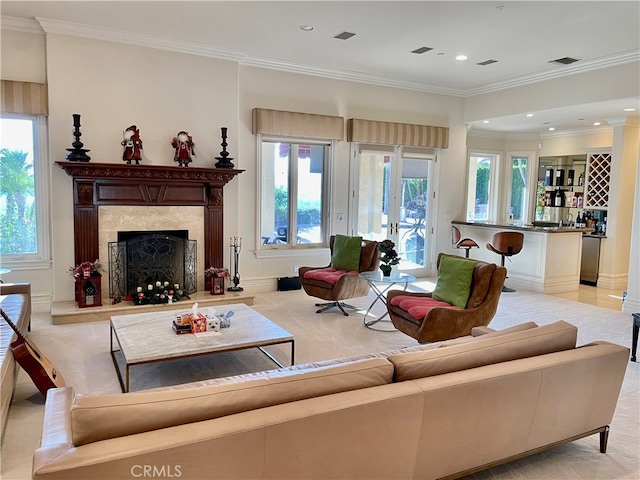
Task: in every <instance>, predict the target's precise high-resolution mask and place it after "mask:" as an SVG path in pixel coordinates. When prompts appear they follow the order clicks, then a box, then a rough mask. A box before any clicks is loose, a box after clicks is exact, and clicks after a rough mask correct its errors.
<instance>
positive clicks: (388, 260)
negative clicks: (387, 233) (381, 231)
mask: <svg viewBox="0 0 640 480" xmlns="http://www.w3.org/2000/svg"><path fill="white" fill-rule="evenodd" d="M395 246H396V244H395V243H394V242H392V241H391V240H389V239H387V240H383V241H382V242H380V243H379V244H378V251H379V252H380V257H378V258H379V259H380V270H381V271H382V275H383V276H385V277H388V276H389V275H391V267H392V266H393V265H397V264H398V263H400V257H399V256H398V252H396V250H395Z"/></svg>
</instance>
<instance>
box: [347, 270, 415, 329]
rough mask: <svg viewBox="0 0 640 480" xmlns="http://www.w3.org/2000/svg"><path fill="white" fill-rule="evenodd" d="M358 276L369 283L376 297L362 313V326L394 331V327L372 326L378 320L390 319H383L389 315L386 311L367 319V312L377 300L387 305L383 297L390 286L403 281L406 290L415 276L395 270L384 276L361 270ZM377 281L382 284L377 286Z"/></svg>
mask: <svg viewBox="0 0 640 480" xmlns="http://www.w3.org/2000/svg"><path fill="white" fill-rule="evenodd" d="M358 276H359V277H360V278H363V279H365V280H366V281H367V283H368V284H369V287H370V288H371V290H372V291H373V292H374V293H375V294H376V298H374V299H373V302H371V305H369V308H368V309H367V311H366V313H365V314H364V318H363V320H362V322H363V323H364V326H365V327H367V328H370V329H372V330H377V331H379V332H395V331H396V329H395V328H394V329H392V330H388V329H380V328H373V326H374V325H375V324H376V323H378V322H390V321H391V320H384V317H386V316H387V315H389V313H388V312H384V313H383V314H382V315H380V316H379V317H378V318H376V319H375V320H367V318H368V317H369V312H370V311H371V309H372V308H373V306H374V305H375V304H376V303H377V302H382V303H384V305H385V307H386V306H387V297H385V296H384V294H385V293H386V292H387V290H389V289H390V288H391V287H393V286H394V285H397V284H400V283H404V289H405V290H406V289H407V287H408V286H409V282H415V281H416V277H414V276H413V275H409V274H408V273H401V272H395V271H393V272H391V275H390V276H388V277H385V276H384V275H382V272H380V271H375V272H362V273H360V274H358ZM379 283H381V284H383V286H381V287H379V286H378V285H377V284H379Z"/></svg>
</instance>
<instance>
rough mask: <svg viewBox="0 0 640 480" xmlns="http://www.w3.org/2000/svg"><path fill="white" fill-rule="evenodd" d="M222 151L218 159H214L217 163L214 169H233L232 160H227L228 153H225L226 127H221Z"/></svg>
mask: <svg viewBox="0 0 640 480" xmlns="http://www.w3.org/2000/svg"><path fill="white" fill-rule="evenodd" d="M221 130H222V143H221V144H220V145H222V151H221V152H220V156H219V157H215V158H216V160H218V162H217V163H216V168H233V163H231V160H233V158H227V157H228V156H229V152H227V145H228V144H227V127H222V128H221Z"/></svg>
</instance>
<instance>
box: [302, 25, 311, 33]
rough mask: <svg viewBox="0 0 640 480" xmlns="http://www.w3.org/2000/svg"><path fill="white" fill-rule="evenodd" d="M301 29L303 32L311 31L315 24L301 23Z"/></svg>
mask: <svg viewBox="0 0 640 480" xmlns="http://www.w3.org/2000/svg"><path fill="white" fill-rule="evenodd" d="M300 30H302V31H303V32H310V31H311V30H313V25H300Z"/></svg>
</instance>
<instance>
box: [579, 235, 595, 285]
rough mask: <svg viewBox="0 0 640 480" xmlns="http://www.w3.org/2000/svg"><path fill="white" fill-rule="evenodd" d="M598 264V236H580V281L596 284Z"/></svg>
mask: <svg viewBox="0 0 640 480" xmlns="http://www.w3.org/2000/svg"><path fill="white" fill-rule="evenodd" d="M599 264H600V237H595V236H591V235H584V236H583V237H582V264H581V267H580V283H584V284H586V285H594V286H595V285H597V283H598V265H599Z"/></svg>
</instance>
